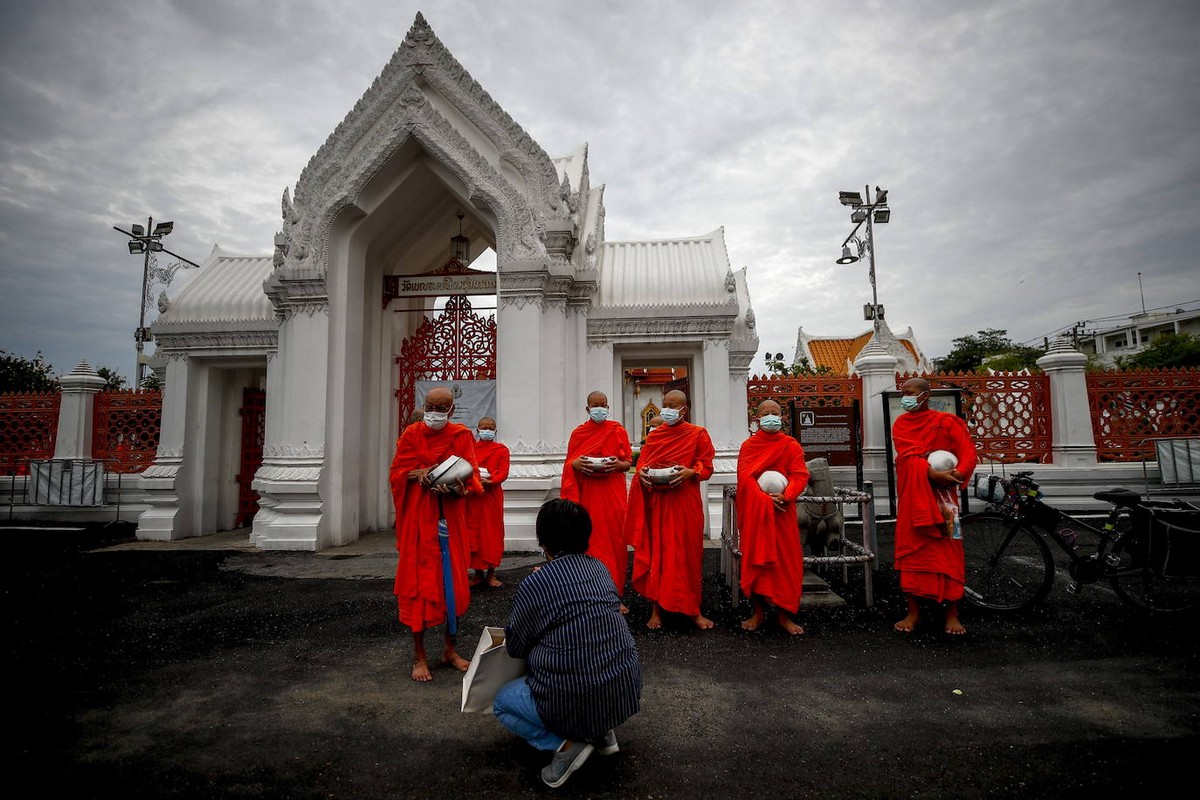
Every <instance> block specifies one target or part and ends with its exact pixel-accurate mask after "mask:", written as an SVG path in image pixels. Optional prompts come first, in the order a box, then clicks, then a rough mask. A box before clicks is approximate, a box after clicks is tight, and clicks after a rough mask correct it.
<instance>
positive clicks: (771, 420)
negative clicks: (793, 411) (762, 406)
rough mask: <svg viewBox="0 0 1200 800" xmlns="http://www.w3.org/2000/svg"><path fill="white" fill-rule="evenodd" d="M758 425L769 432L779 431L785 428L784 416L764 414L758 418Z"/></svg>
mask: <svg viewBox="0 0 1200 800" xmlns="http://www.w3.org/2000/svg"><path fill="white" fill-rule="evenodd" d="M758 427H760V428H762V429H763V430H764V431H766V432H767V433H779V431H780V430H782V429H783V417H781V416H779V415H778V414H763V415H762V416H761V417H759V418H758Z"/></svg>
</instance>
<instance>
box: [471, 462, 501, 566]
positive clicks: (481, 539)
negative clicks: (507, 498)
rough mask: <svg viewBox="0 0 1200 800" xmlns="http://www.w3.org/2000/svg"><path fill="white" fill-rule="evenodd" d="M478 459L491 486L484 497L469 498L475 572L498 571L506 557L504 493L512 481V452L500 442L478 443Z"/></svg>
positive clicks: (474, 496)
mask: <svg viewBox="0 0 1200 800" xmlns="http://www.w3.org/2000/svg"><path fill="white" fill-rule="evenodd" d="M475 457H476V458H478V459H479V466H480V467H481V468H483V469H486V470H487V471H488V473H489V475H490V480H491V483H482V481H480V482H481V483H482V485H483V492H482V493H481V494H472V495H468V496H467V498H466V500H467V524H468V525H469V526H470V527H471V569H482V570H486V569H495V568H496V567H498V566H500V559H502V558H503V557H504V489H503V488H502V487H501V486H500V484H502V483H503V482H504V481H505V480H507V478H508V448H507V447H505V446H504V445H502V444H500V443H499V442H485V441H483V440H480V441H478V442H476V443H475Z"/></svg>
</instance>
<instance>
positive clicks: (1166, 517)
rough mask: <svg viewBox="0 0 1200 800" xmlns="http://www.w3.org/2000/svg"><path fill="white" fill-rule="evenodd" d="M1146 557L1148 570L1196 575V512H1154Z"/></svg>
mask: <svg viewBox="0 0 1200 800" xmlns="http://www.w3.org/2000/svg"><path fill="white" fill-rule="evenodd" d="M1146 556H1147V560H1148V562H1149V566H1150V569H1152V570H1154V572H1156V573H1158V574H1159V575H1162V576H1164V577H1167V578H1190V577H1197V576H1200V513H1196V512H1188V511H1158V510H1156V511H1154V512H1153V513H1152V514H1151V516H1150V546H1149V548H1148V552H1147V554H1146Z"/></svg>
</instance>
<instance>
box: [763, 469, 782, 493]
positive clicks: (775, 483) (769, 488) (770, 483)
mask: <svg viewBox="0 0 1200 800" xmlns="http://www.w3.org/2000/svg"><path fill="white" fill-rule="evenodd" d="M787 484H788V482H787V476H786V475H784V474H783V473H782V472H776V471H775V470H773V469H769V470H767V471H766V472H764V473H763V474H762V475H759V476H758V488H760V489H762V490H763V491H764V492H766V493H767V494H779V493H780V492H782V491H783V490H784V489H786V488H787Z"/></svg>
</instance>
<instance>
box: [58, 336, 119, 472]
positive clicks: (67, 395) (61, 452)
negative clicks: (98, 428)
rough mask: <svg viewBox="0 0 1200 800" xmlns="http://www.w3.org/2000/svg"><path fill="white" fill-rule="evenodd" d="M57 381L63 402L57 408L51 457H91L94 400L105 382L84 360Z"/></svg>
mask: <svg viewBox="0 0 1200 800" xmlns="http://www.w3.org/2000/svg"><path fill="white" fill-rule="evenodd" d="M58 382H59V386H60V387H61V389H62V401H61V403H60V405H59V407H58V437H57V438H56V439H55V441H54V458H55V459H65V458H91V457H92V416H93V409H94V407H95V402H94V400H95V397H96V394H97V393H98V392H99V391H100V390H101V389H103V388H104V386H105V384H106V383H107V381H105V380H104V378H101V377H100V376H99V375H97V374H96V372H95V370H93V369H92V367H91V365H90V364H88V362H87V360H86V359H85V360H83V361H80V362H79V366H77V367H75V369H73V370H72V371H71V372H70V373H69V374H67V375H64V376H62V377H61V378H60V379H59V381H58Z"/></svg>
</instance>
